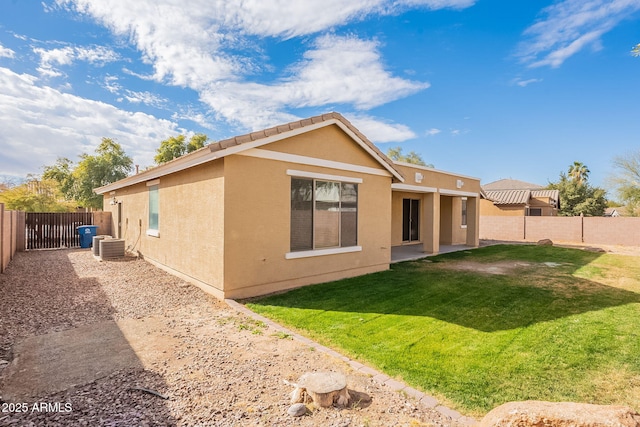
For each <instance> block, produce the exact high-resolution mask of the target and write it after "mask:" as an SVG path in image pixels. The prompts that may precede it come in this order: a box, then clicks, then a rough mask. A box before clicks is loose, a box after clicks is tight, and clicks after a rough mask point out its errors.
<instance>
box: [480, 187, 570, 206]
mask: <svg viewBox="0 0 640 427" xmlns="http://www.w3.org/2000/svg"><path fill="white" fill-rule="evenodd" d="M484 195H485V199H487V200H490V201H492V202H493V204H494V205H528V204H529V200H530V199H531V197H548V198H549V199H550V204H551V205H554V206H556V207H557V206H558V205H559V200H560V192H559V191H558V190H487V189H485V190H484Z"/></svg>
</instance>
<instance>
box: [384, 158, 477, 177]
mask: <svg viewBox="0 0 640 427" xmlns="http://www.w3.org/2000/svg"><path fill="white" fill-rule="evenodd" d="M393 163H394V164H396V165H398V166H406V167H410V168H415V169H421V170H425V171H431V172H437V173H442V174H445V175H451V176H457V177H458V178H465V179H475V180H478V181H480V178H476V177H474V176H467V175H460V174H459V173H454V172H447V171H443V170H440V169H436V168H430V167H429V166H422V165H416V164H413V163H407V162H396V161H394V162H393Z"/></svg>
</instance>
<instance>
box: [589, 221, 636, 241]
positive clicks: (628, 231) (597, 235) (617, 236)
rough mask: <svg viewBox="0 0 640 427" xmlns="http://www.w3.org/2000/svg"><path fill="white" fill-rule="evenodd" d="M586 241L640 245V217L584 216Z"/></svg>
mask: <svg viewBox="0 0 640 427" xmlns="http://www.w3.org/2000/svg"><path fill="white" fill-rule="evenodd" d="M584 243H589V244H601V245H622V246H640V218H625V217H617V218H600V217H590V218H584Z"/></svg>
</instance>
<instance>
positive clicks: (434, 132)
mask: <svg viewBox="0 0 640 427" xmlns="http://www.w3.org/2000/svg"><path fill="white" fill-rule="evenodd" d="M440 132H442V131H441V130H440V129H436V128H431V129H429V130H428V131H427V136H434V135H437V134H439V133H440Z"/></svg>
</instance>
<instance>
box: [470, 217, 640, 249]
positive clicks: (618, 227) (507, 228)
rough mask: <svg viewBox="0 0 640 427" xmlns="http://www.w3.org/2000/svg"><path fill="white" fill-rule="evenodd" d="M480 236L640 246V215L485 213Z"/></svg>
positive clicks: (490, 238) (497, 238)
mask: <svg viewBox="0 0 640 427" xmlns="http://www.w3.org/2000/svg"><path fill="white" fill-rule="evenodd" d="M480 238H481V239H484V240H508V241H528V242H535V241H538V240H541V239H551V240H553V241H558V242H569V243H585V244H600V245H621V246H640V218H620V217H618V218H605V217H579V216H574V217H560V216H554V217H534V216H521V217H507V216H481V217H480Z"/></svg>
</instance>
